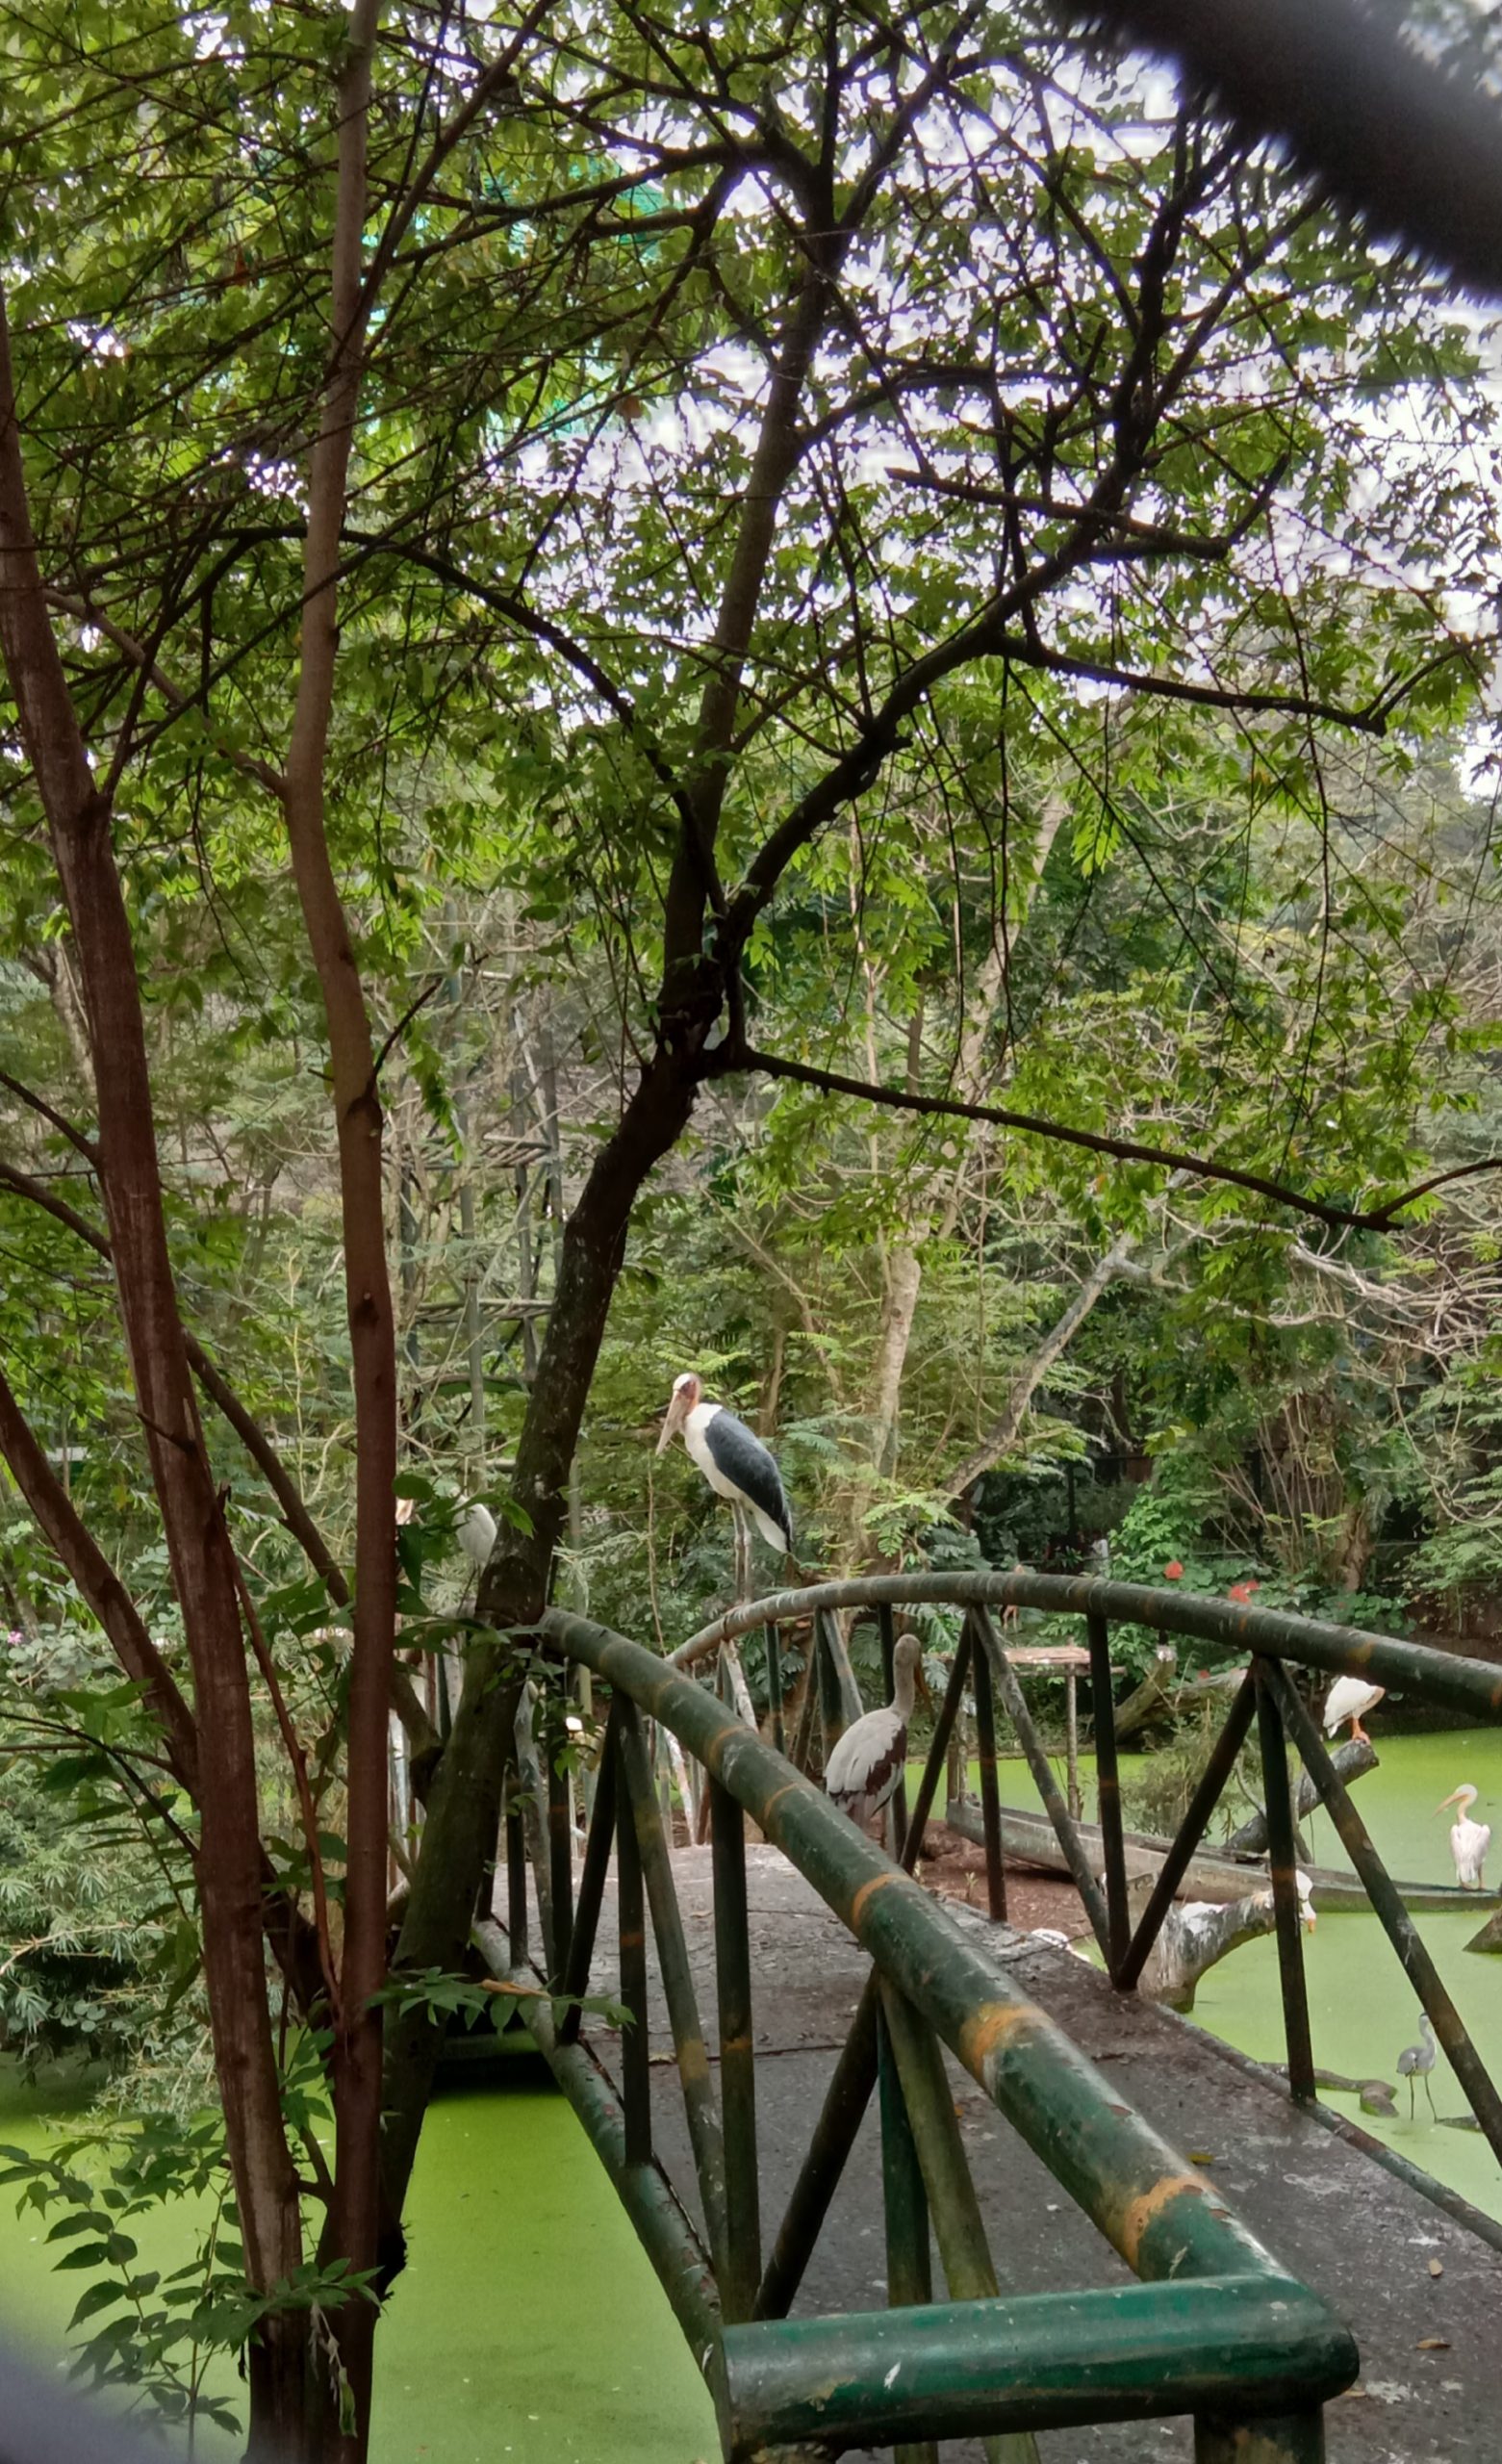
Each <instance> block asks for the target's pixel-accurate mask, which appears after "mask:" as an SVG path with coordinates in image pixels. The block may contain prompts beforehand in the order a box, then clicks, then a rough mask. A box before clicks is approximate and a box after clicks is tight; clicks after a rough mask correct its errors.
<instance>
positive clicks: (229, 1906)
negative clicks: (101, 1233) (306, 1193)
mask: <svg viewBox="0 0 1502 2464" xmlns="http://www.w3.org/2000/svg"><path fill="white" fill-rule="evenodd" d="M0 651H3V654H4V657H5V663H6V669H7V673H8V675H9V679H10V683H11V689H12V693H13V697H14V700H15V705H16V710H17V714H18V717H19V721H20V728H21V733H22V737H23V740H24V743H25V747H26V754H27V757H28V759H29V761H30V762H31V764H32V768H33V772H34V774H35V777H36V781H37V785H38V792H39V794H40V796H41V800H42V804H43V807H44V809H45V811H46V816H47V823H48V828H49V832H50V834H51V839H52V846H53V853H54V857H55V860H56V862H57V866H58V872H59V876H60V879H61V881H62V885H63V893H64V901H65V903H66V906H67V911H68V916H69V920H70V922H71V925H72V929H73V937H74V946H75V948H76V950H77V954H78V963H79V969H80V975H81V979H82V990H83V997H84V1003H85V1008H86V1012H87V1015H88V1021H89V1050H90V1054H91V1056H92V1061H93V1069H94V1079H95V1085H96V1088H97V1091H98V1100H99V1119H100V1137H99V1162H100V1179H101V1184H102V1188H103V1193H104V1200H105V1208H106V1212H107V1215H108V1218H109V1222H110V1232H111V1243H112V1249H113V1259H114V1267H115V1284H116V1289H117V1291H118V1294H119V1302H120V1316H121V1322H122V1324H123V1327H124V1332H125V1339H126V1345H127V1347H128V1351H129V1356H130V1363H131V1374H132V1379H133V1382H134V1385H135V1389H136V1395H137V1401H138V1407H139V1410H140V1418H141V1421H142V1424H143V1425H144V1428H145V1432H146V1446H147V1450H148V1453H149V1456H150V1461H151V1470H152V1477H153V1481H154V1484H155V1487H156V1493H157V1500H158V1503H159V1506H160V1509H161V1513H162V1521H163V1527H164V1531H165V1538H166V1543H167V1550H168V1554H169V1558H170V1562H171V1569H172V1581H173V1588H174V1590H175V1592H176V1595H177V1599H178V1602H179V1604H180V1606H181V1609H182V1614H183V1625H184V1630H185V1632H186V1635H187V1638H188V1648H189V1654H190V1657H191V1663H192V1673H193V1694H194V1711H195V1715H196V1725H197V1733H198V1754H199V1769H200V1779H201V1788H200V1796H199V1814H200V1835H199V1838H200V1844H199V1851H198V1857H197V1885H198V1892H199V1898H200V1902H201V1906H202V1910H203V1931H204V1976H205V1983H206V1986H207V1990H208V1999H209V2015H210V2024H211V2027H212V2030H213V2037H214V2052H215V2066H216V2073H217V2076H218V2080H219V2084H220V2092H221V2095H222V2099H223V2106H224V2119H225V2131H226V2137H227V2141H228V2146H229V2153H230V2165H231V2169H232V2172H233V2175H234V2181H235V2190H236V2197H237V2201H238V2204H239V2208H240V2217H241V2225H242V2232H243V2236H244V2247H245V2271H246V2275H247V2278H248V2280H249V2282H250V2284H251V2285H252V2287H253V2288H254V2289H255V2290H256V2291H258V2292H267V2291H269V2289H270V2288H271V2286H273V2285H274V2284H276V2283H277V2282H278V2281H280V2280H281V2279H283V2278H285V2277H287V2276H289V2275H290V2274H291V2273H292V2271H293V2269H294V2268H295V2267H296V2265H297V2264H298V2262H299V2260H300V2258H301V2255H302V2251H301V2232H300V2223H299V2213H298V2194H297V2183H296V2176H295V2173H294V2170H293V2163H292V2158H291V2155H290V2153H289V2151H288V2146H287V2141H286V2136H285V2133H284V2131H283V2127H282V2118H281V2107H280V2097H279V2091H278V2082H277V2070H276V2059H275V2048H274V2045H273V2042H272V2037H271V2023H270V2011H269V2006H268V2001H267V1990H266V1966H265V1953H264V1947H263V1915H262V1905H261V1889H262V1863H261V1835H260V1807H259V1802H258V1795H257V1784H256V1758H255V1738H254V1731H253V1728H252V1724H251V1707H250V1688H249V1681H248V1678H247V1674H246V1667H245V1655H244V1644H243V1639H242V1632H241V1624H240V1604H239V1599H238V1596H237V1591H236V1580H235V1568H234V1563H233V1558H232V1553H231V1549H230V1542H229V1535H228V1532H227V1530H226V1527H225V1525H224V1520H223V1516H222V1513H221V1511H220V1507H219V1501H218V1497H217V1495H216V1489H215V1484H214V1476H213V1472H212V1469H211V1467H210V1464H209V1459H208V1452H207V1449H206V1448H205V1445H204V1441H203V1431H202V1428H201V1426H200V1424H199V1421H198V1414H197V1406H196V1400H195V1398H194V1394H193V1388H192V1378H191V1371H190V1369H189V1364H188V1352H187V1346H186V1343H185V1340H184V1334H183V1326H182V1321H181V1318H180V1315H179V1312H178V1306H177V1294H176V1289H175V1286H174V1284H173V1280H172V1270H171V1264H170V1261H169V1258H168V1255H167V1245H166V1233H165V1219H164V1215H163V1205H162V1185H161V1177H160V1172H159V1168H158V1163H157V1145H156V1125H155V1118H154V1112H153V1106H152V1098H151V1081H150V1074H149V1069H148V1065H147V1060H146V1042H145V1031H144V1023H143V1020H142V1015H141V1006H140V988H139V986H138V983H137V978H136V963H135V952H134V950H133V948H132V944H131V937H130V925H129V920H128V918H127V915H126V911H125V902H124V898H123V896H122V893H121V889H120V882H119V876H118V873H117V872H116V869H115V853H114V848H113V845H112V841H111V827H110V814H109V809H108V808H107V806H106V804H105V802H104V800H103V799H102V798H101V796H100V795H99V794H98V792H97V790H96V787H95V784H94V780H93V775H92V772H91V769H90V767H89V757H88V753H87V751H86V748H85V745H84V740H83V736H82V734H81V732H80V731H79V728H78V723H77V720H76V717H75V715H74V711H73V707H72V704H71V701H70V699H69V695H68V689H67V683H66V680H65V678H64V671H63V664H62V660H61V658H60V657H59V655H58V648H57V644H56V641H55V640H54V638H53V633H52V628H51V624H50V622H49V619H48V616H47V611H46V602H45V599H44V597H43V593H42V584H41V576H40V572H39V570H38V564H37V556H36V550H35V545H34V543H33V539H32V534H31V524H30V517H29V513H28V509H27V503H26V493H25V481H24V477H23V474H22V468H21V458H20V441H19V435H18V431H17V426H16V418H15V396H14V387H13V376H12V369H11V357H10V334H9V326H8V323H7V321H6V316H5V305H4V294H3V291H0ZM283 2344H284V2339H283V2338H282V2337H281V2336H280V2334H279V2333H274V2332H273V2333H270V2334H268V2335H267V2337H266V2338H265V2339H264V2340H262V2341H261V2342H260V2343H258V2344H257V2345H256V2346H255V2347H254V2348H253V2349H252V2353H251V2359H250V2371H251V2400H252V2418H253V2420H256V2421H258V2422H259V2420H260V2419H262V2418H264V2419H265V2421H266V2424H267V2430H268V2432H274V2433H275V2434H277V2435H285V2433H286V2431H287V2429H288V2428H289V2427H290V2420H289V2402H290V2395H289V2389H288V2386H287V2384H286V2383H285V2380H284V2376H283V2372H282V2366H281V2364H282V2349H283ZM297 2405H298V2410H299V2413H300V2410H301V2405H302V2389H301V2383H300V2379H299V2385H298V2392H297ZM289 2453H290V2454H293V2455H295V2453H296V2449H295V2448H293V2449H291V2450H289Z"/></svg>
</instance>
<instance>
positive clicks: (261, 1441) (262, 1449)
mask: <svg viewBox="0 0 1502 2464" xmlns="http://www.w3.org/2000/svg"><path fill="white" fill-rule="evenodd" d="M0 1187H4V1188H6V1189H11V1190H13V1191H14V1192H15V1193H16V1195H17V1196H18V1197H24V1198H26V1199H27V1200H28V1201H29V1203H30V1204H31V1205H33V1206H38V1207H40V1208H41V1209H42V1210H43V1212H44V1213H45V1214H47V1215H50V1216H51V1217H52V1219H53V1220H54V1221H55V1222H58V1223H62V1224H64V1225H65V1226H66V1228H67V1229H68V1231H69V1232H71V1233H72V1234H73V1236H74V1238H75V1239H76V1240H79V1241H82V1242H84V1243H85V1244H86V1245H87V1246H88V1247H89V1248H90V1249H92V1250H93V1252H94V1254H95V1256H96V1257H100V1258H102V1259H103V1260H104V1262H105V1264H106V1265H107V1266H109V1265H110V1264H112V1262H113V1253H112V1251H111V1248H110V1244H109V1242H108V1240H107V1239H106V1238H105V1235H104V1234H103V1233H102V1232H101V1231H99V1230H98V1229H97V1228H96V1226H95V1225H93V1224H92V1223H90V1222H89V1219H88V1218H87V1217H86V1216H83V1215H80V1214H79V1212H78V1210H77V1208H76V1207H72V1206H69V1204H68V1202H67V1200H66V1198H61V1197H58V1196H57V1195H55V1193H53V1192H52V1191H51V1190H49V1189H48V1187H47V1185H46V1183H45V1182H44V1181H38V1180H36V1179H34V1178H33V1176H32V1174H31V1173H30V1172H23V1171H20V1170H18V1169H17V1168H16V1166H15V1165H13V1164H7V1163H4V1162H0ZM184 1341H185V1343H186V1344H187V1347H188V1358H189V1363H190V1366H191V1369H192V1373H193V1375H194V1376H195V1377H196V1378H197V1380H198V1383H199V1385H200V1386H201V1387H202V1388H203V1390H204V1393H205V1394H206V1395H207V1396H208V1397H209V1399H210V1400H211V1401H212V1402H213V1403H214V1404H215V1406H216V1409H217V1410H218V1411H219V1412H221V1413H222V1414H223V1417H224V1418H225V1420H227V1421H228V1423H229V1424H230V1426H231V1428H232V1429H233V1430H234V1432H235V1434H236V1436H237V1437H238V1438H239V1439H240V1442H241V1444H242V1446H243V1448H244V1450H245V1451H246V1453H247V1454H248V1455H249V1457H250V1459H251V1461H252V1462H253V1463H254V1464H255V1465H256V1467H257V1469H258V1471H259V1472H260V1473H261V1475H262V1477H263V1478H264V1479H265V1481H266V1484H267V1488H268V1489H269V1490H270V1492H271V1494H272V1496H273V1497H274V1498H275V1500H276V1502H277V1504H278V1505H279V1506H280V1507H281V1509H282V1521H283V1523H284V1524H285V1525H286V1527H287V1528H288V1530H289V1531H290V1532H291V1533H292V1536H293V1539H294V1540H295V1541H296V1543H297V1545H298V1547H299V1548H300V1549H301V1551H302V1553H303V1555H304V1556H305V1557H306V1558H307V1560H308V1563H309V1565H310V1566H311V1567H312V1568H313V1571H314V1573H315V1574H316V1575H317V1576H318V1579H319V1581H320V1582H321V1583H322V1585H323V1587H324V1589H325V1591H326V1592H327V1593H328V1596H329V1598H330V1599H331V1600H332V1601H333V1603H334V1605H335V1606H336V1608H347V1607H348V1605H349V1597H350V1595H349V1585H348V1583H347V1582H346V1581H345V1579H344V1568H343V1567H342V1566H341V1564H340V1562H339V1560H338V1558H337V1557H336V1556H335V1554H334V1553H333V1551H332V1550H331V1549H330V1547H329V1545H328V1542H327V1541H326V1540H325V1539H324V1537H323V1534H322V1532H321V1531H320V1530H319V1529H318V1525H317V1523H316V1522H315V1521H314V1519H313V1516H312V1514H311V1513H310V1512H309V1510H308V1504H307V1501H306V1500H305V1498H304V1497H303V1494H302V1491H301V1490H300V1489H299V1488H298V1486H297V1483H296V1481H295V1480H294V1479H293V1476H292V1474H291V1473H290V1472H289V1470H288V1469H287V1466H286V1464H285V1463H284V1462H283V1461H282V1458H281V1456H280V1454H279V1453H278V1452H277V1450H276V1448H275V1447H274V1445H273V1444H272V1442H271V1440H270V1438H269V1437H268V1436H267V1432H266V1430H265V1429H264V1428H263V1427H262V1426H261V1424H260V1422H259V1421H258V1420H257V1419H256V1418H255V1415H254V1414H253V1413H252V1412H250V1411H248V1410H247V1409H246V1407H245V1405H244V1404H243V1403H242V1401H241V1399H240V1397H239V1396H238V1395H237V1394H236V1392H235V1389H234V1387H233V1386H232V1385H231V1384H230V1382H229V1379H228V1378H227V1377H226V1376H225V1375H224V1373H223V1371H222V1370H221V1369H220V1368H219V1367H218V1366H217V1364H216V1361H215V1360H214V1358H213V1356H212V1355H211V1354H210V1353H209V1352H206V1351H205V1350H204V1347H203V1346H202V1344H201V1343H200V1342H199V1341H198V1338H197V1337H196V1335H194V1334H192V1333H191V1331H190V1330H188V1329H186V1328H185V1330H184ZM392 1706H393V1708H394V1709H395V1712H396V1714H397V1716H398V1718H399V1719H400V1721H401V1724H402V1727H403V1728H404V1729H405V1731H406V1732H407V1737H408V1741H409V1742H410V1744H411V1747H412V1758H413V1764H414V1767H415V1768H416V1767H417V1766H418V1765H419V1764H420V1763H424V1764H429V1765H430V1764H431V1762H432V1761H433V1759H434V1758H435V1757H436V1756H437V1754H438V1752H439V1735H438V1732H437V1730H436V1729H435V1728H434V1726H433V1723H432V1721H431V1720H430V1719H429V1717H428V1715H427V1712H426V1710H425V1709H424V1707H423V1705H422V1701H421V1698H420V1695H419V1693H418V1690H417V1687H416V1686H415V1685H414V1684H413V1682H412V1680H411V1678H410V1677H409V1676H408V1675H407V1672H406V1670H405V1669H404V1668H402V1667H401V1666H400V1665H399V1663H398V1664H397V1665H396V1666H395V1668H394V1669H393V1671H392Z"/></svg>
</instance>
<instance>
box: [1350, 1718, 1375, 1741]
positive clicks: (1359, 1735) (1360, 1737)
mask: <svg viewBox="0 0 1502 2464" xmlns="http://www.w3.org/2000/svg"><path fill="white" fill-rule="evenodd" d="M1351 1742H1352V1744H1353V1745H1370V1743H1371V1738H1370V1737H1369V1736H1368V1735H1367V1733H1366V1731H1365V1730H1364V1729H1363V1728H1362V1723H1361V1717H1360V1714H1359V1713H1353V1714H1352V1718H1351Z"/></svg>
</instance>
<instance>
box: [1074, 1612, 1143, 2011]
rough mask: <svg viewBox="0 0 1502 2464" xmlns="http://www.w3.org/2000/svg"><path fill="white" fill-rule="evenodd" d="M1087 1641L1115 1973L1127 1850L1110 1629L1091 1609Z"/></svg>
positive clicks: (1122, 1931)
mask: <svg viewBox="0 0 1502 2464" xmlns="http://www.w3.org/2000/svg"><path fill="white" fill-rule="evenodd" d="M1084 1626H1085V1633H1086V1635H1087V1636H1088V1638H1089V1645H1090V1700H1091V1708H1092V1710H1093V1712H1094V1715H1095V1796H1096V1807H1095V1810H1096V1818H1097V1820H1098V1821H1099V1823H1100V1826H1101V1849H1102V1856H1103V1861H1104V1864H1105V1868H1106V1914H1107V1929H1108V1932H1109V1937H1110V1939H1109V1945H1108V1949H1107V1963H1108V1965H1109V1967H1110V1972H1111V1974H1112V1976H1113V1977H1114V1976H1116V1975H1117V1974H1119V1972H1120V1969H1121V1965H1122V1962H1123V1961H1124V1960H1125V1958H1126V1956H1127V1946H1128V1943H1129V1942H1130V1941H1131V1938H1132V1917H1131V1913H1130V1911H1129V1910H1128V1907H1127V1852H1126V1846H1125V1842H1124V1841H1123V1838H1122V1829H1121V1780H1120V1776H1119V1774H1118V1772H1117V1769H1116V1706H1115V1701H1114V1698H1113V1696H1112V1694H1111V1683H1110V1629H1109V1627H1108V1626H1107V1623H1106V1620H1105V1618H1104V1617H1101V1616H1097V1614H1096V1613H1095V1611H1094V1610H1093V1609H1092V1610H1091V1611H1090V1613H1089V1615H1088V1616H1087V1617H1086V1618H1085V1621H1084Z"/></svg>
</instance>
